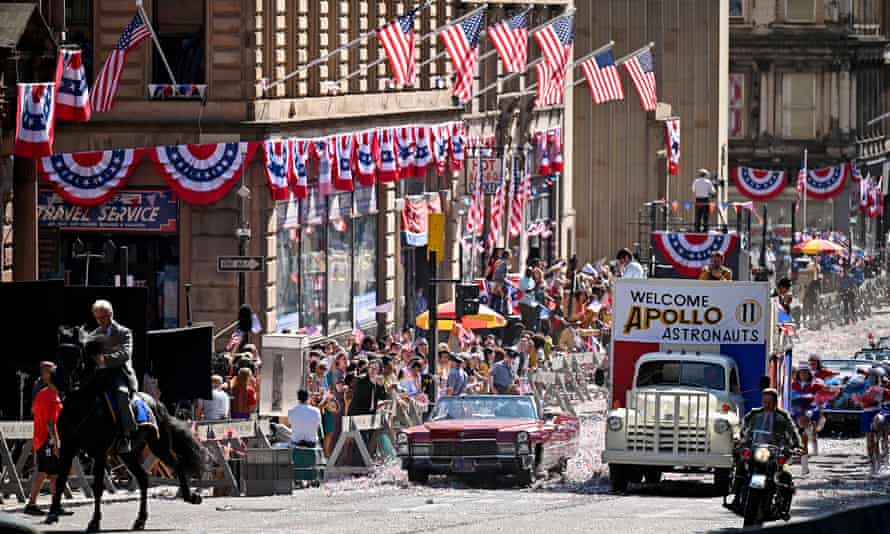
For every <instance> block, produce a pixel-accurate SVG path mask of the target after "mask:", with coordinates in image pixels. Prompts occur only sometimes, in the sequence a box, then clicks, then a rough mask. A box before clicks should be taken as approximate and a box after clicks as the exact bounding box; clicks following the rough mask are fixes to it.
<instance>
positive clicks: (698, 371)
mask: <svg viewBox="0 0 890 534" xmlns="http://www.w3.org/2000/svg"><path fill="white" fill-rule="evenodd" d="M724 375H725V373H724V371H723V366H721V365H717V364H715V363H704V362H672V361H654V362H646V363H644V364H643V365H641V366H640V372H639V375H638V377H637V387H646V386H687V387H694V388H705V389H720V390H725V389H726V377H725V376H724Z"/></svg>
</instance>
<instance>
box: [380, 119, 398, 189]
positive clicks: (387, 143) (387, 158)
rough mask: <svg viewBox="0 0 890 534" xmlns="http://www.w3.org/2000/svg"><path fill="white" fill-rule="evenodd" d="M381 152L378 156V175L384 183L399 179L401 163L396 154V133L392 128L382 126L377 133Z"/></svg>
mask: <svg viewBox="0 0 890 534" xmlns="http://www.w3.org/2000/svg"><path fill="white" fill-rule="evenodd" d="M377 139H378V140H379V141H380V143H379V144H380V153H379V154H378V158H377V168H378V169H379V171H378V177H379V178H380V181H381V182H383V183H392V182H397V181H398V180H399V164H398V161H397V155H396V134H395V131H394V130H393V129H392V128H382V129H381V130H380V131H379V132H378V133H377Z"/></svg>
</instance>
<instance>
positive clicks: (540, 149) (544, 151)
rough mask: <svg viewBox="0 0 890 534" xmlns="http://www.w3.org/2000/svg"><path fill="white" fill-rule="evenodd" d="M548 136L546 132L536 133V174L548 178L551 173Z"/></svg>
mask: <svg viewBox="0 0 890 534" xmlns="http://www.w3.org/2000/svg"><path fill="white" fill-rule="evenodd" d="M547 141H548V139H547V135H546V134H545V133H544V132H536V133H535V174H537V175H538V176H547V175H549V174H550V173H551V168H550V150H549V149H548V148H547Z"/></svg>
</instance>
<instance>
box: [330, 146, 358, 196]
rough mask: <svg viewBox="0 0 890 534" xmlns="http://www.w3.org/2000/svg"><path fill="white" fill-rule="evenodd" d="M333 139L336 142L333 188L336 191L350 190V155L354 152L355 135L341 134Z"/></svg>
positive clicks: (351, 187)
mask: <svg viewBox="0 0 890 534" xmlns="http://www.w3.org/2000/svg"><path fill="white" fill-rule="evenodd" d="M333 139H334V140H335V142H336V143H337V167H336V170H335V171H336V172H335V173H334V189H336V190H337V191H352V190H353V185H352V157H353V154H354V153H355V136H354V135H353V134H343V135H338V136H336V137H334V138H333Z"/></svg>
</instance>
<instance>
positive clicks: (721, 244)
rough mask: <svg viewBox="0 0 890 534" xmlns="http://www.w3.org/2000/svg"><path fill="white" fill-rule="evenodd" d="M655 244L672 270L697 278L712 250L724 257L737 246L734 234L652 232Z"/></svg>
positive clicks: (708, 259) (737, 241)
mask: <svg viewBox="0 0 890 534" xmlns="http://www.w3.org/2000/svg"><path fill="white" fill-rule="evenodd" d="M652 238H653V240H654V241H655V246H656V247H657V248H658V250H659V252H661V253H662V254H663V255H664V257H665V258H666V259H667V261H668V263H670V264H671V265H672V266H673V267H674V270H675V271H676V272H677V273H678V274H680V275H682V276H684V277H687V278H697V277H698V275H699V274H700V273H701V270H702V268H704V266H705V265H707V264H708V262H709V261H710V260H711V255H712V254H713V253H714V252H722V253H723V256H724V257H726V256H727V255H728V254H729V253H731V252H732V251H734V250H735V249H736V247H738V243H739V238H738V236H737V235H736V234H723V233H707V234H690V233H679V232H653V233H652Z"/></svg>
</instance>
